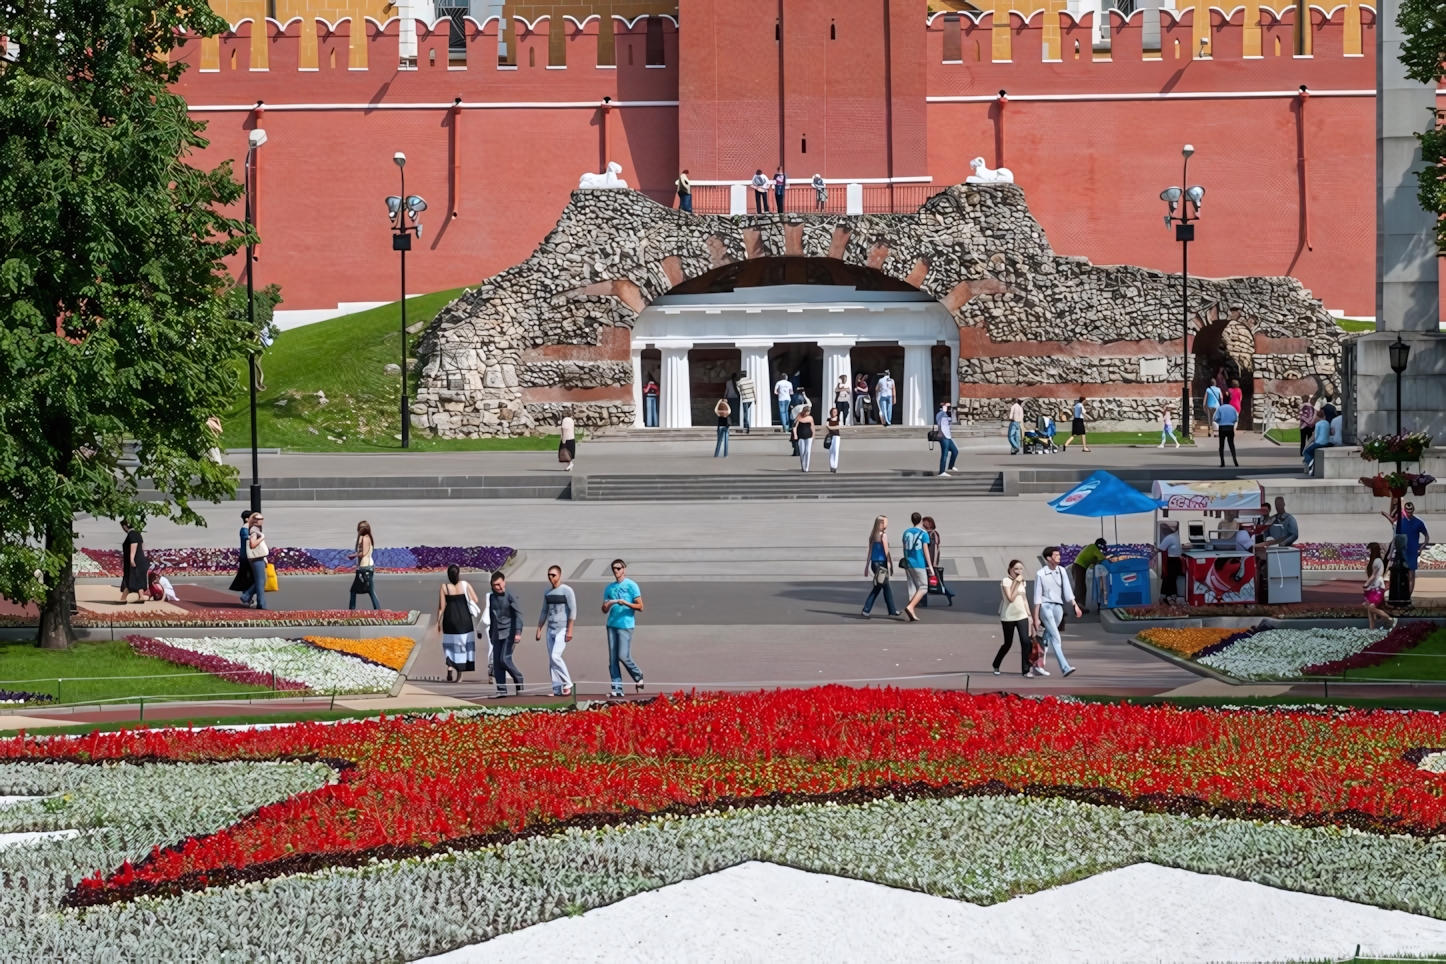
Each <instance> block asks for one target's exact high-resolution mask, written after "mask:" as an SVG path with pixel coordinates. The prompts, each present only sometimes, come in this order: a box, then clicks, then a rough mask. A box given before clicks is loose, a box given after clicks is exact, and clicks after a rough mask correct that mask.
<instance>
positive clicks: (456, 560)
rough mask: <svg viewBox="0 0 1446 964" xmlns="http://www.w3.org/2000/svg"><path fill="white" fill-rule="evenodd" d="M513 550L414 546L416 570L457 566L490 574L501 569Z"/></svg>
mask: <svg viewBox="0 0 1446 964" xmlns="http://www.w3.org/2000/svg"><path fill="white" fill-rule="evenodd" d="M513 552H514V550H512V549H508V548H506V547H505V546H467V547H461V546H414V547H413V548H412V553H413V555H414V556H415V557H416V560H417V561H416V563H415V566H416V568H418V569H446V568H447V567H448V566H450V565H454V564H455V565H458V566H461V567H462V568H463V569H481V570H484V571H487V572H491V571H493V570H495V569H501V568H502V566H503V565H504V564H506V562H507V560H508V559H511V558H512V554H513Z"/></svg>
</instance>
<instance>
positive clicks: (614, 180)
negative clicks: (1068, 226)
mask: <svg viewBox="0 0 1446 964" xmlns="http://www.w3.org/2000/svg"><path fill="white" fill-rule="evenodd" d="M622 172H623V166H622V165H621V164H619V163H618V162H617V161H608V169H607V172H606V173H604V174H584V175H583V176H582V177H581V178H580V179H579V180H578V182H577V187H578V190H582V189H583V188H595V187H627V186H628V182H627V181H624V180H623V179H622V178H620V177H618V175H619V174H621V173H622ZM1011 180H1012V178H1011Z"/></svg>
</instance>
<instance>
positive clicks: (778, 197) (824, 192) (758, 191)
mask: <svg viewBox="0 0 1446 964" xmlns="http://www.w3.org/2000/svg"><path fill="white" fill-rule="evenodd" d="M687 173H688V172H687V171H684V172H683V174H684V175H687ZM680 181H681V178H680ZM809 186H810V187H812V188H813V209H814V210H815V211H822V210H824V209H825V208H827V207H828V184H827V183H826V182H825V181H824V179H823V175H822V174H815V175H814V176H813V177H812V178H811V179H810V180H809ZM749 187H751V188H752V189H753V209H754V213H755V214H767V213H768V195H769V194H770V193H771V194H772V195H773V200H774V205H773V207H774V210H775V211H776V212H777V213H779V214H782V213H783V198H784V195H785V194H787V193H788V175H787V174H784V173H783V166H782V165H779V167H778V170H776V171H775V172H774V173H773V176H772V177H769V176H768V175H766V174H764V173H763V168H761V167H760V168H759V169H758V170H757V171H755V172H754V174H753V180H752V181H751V182H750V183H749ZM679 191H680V193H679V207H683V205H682V200H681V188H680V189H679ZM684 210H687V211H691V210H693V203H692V199H691V198H690V199H689V201H688V204H687V207H686V208H684Z"/></svg>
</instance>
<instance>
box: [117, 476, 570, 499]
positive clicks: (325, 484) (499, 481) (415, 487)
mask: <svg viewBox="0 0 1446 964" xmlns="http://www.w3.org/2000/svg"><path fill="white" fill-rule="evenodd" d="M250 486H251V480H250V479H249V478H242V479H241V480H239V481H238V482H237V484H236V492H237V497H238V498H242V499H244V498H245V497H246V492H247V490H248V489H249V488H250ZM571 487H572V480H571V479H569V478H567V477H566V476H563V475H562V473H558V474H557V476H556V477H553V478H548V477H546V476H545V475H517V476H507V475H455V476H435V475H429V476H394V475H378V476H365V475H359V476H345V477H339V478H271V479H268V478H265V477H263V478H262V479H261V497H262V499H264V500H265V501H266V502H333V501H341V502H367V501H370V502H376V501H382V500H386V501H398V500H406V499H566V498H568V494H569V492H570V490H571ZM140 488H141V497H142V498H143V499H158V498H159V495H157V494H156V492H155V490H154V488H153V487H152V486H151V484H150V482H149V480H146V481H143V482H142V483H141V486H140Z"/></svg>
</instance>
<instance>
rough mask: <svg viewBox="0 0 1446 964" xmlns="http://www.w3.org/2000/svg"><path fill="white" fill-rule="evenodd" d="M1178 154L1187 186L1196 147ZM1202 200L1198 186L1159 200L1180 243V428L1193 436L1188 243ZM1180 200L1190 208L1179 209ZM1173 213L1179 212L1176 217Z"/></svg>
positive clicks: (1167, 191)
mask: <svg viewBox="0 0 1446 964" xmlns="http://www.w3.org/2000/svg"><path fill="white" fill-rule="evenodd" d="M1180 153H1181V154H1182V155H1184V157H1185V167H1184V169H1183V171H1182V173H1181V177H1180V183H1182V184H1188V183H1189V177H1190V155H1191V154H1194V153H1195V148H1194V146H1193V145H1190V144H1186V145H1185V146H1184V147H1183V148H1181V150H1180ZM1204 197H1205V189H1204V188H1203V187H1200V186H1199V185H1195V186H1193V187H1189V188H1185V189H1181V188H1178V187H1167V188H1165V190H1163V191H1161V192H1160V200H1162V201H1164V202H1165V203H1166V204H1168V205H1170V213H1169V214H1167V215H1165V227H1167V228H1168V227H1169V226H1170V225H1172V224H1173V225H1174V226H1175V240H1176V241H1179V242H1180V277H1181V281H1180V302H1181V319H1180V377H1181V388H1180V425H1181V427H1182V428H1183V429H1184V431H1185V433H1186V434H1188V435H1194V434H1195V430H1194V425H1193V424H1192V423H1191V421H1190V242H1191V241H1194V240H1195V223H1194V222H1196V221H1198V220H1200V202H1201V200H1203V199H1204ZM1182 199H1183V200H1184V201H1186V202H1187V203H1188V204H1189V207H1183V208H1182V207H1181V206H1180V201H1181V200H1182ZM1176 211H1178V212H1179V213H1178V214H1176V213H1175V212H1176Z"/></svg>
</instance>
